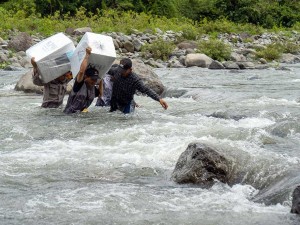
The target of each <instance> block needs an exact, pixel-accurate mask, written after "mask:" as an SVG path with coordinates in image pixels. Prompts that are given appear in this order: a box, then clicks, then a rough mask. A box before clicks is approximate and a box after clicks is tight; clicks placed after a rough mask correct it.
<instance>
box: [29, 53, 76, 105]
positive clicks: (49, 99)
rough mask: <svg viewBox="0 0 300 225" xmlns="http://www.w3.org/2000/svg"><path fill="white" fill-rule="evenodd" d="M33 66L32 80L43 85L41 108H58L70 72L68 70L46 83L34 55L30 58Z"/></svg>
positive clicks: (65, 90)
mask: <svg viewBox="0 0 300 225" xmlns="http://www.w3.org/2000/svg"><path fill="white" fill-rule="evenodd" d="M31 64H32V66H33V74H32V81H33V83H34V84H35V85H38V86H44V91H43V103H42V107H43V108H58V107H59V106H60V105H62V103H63V100H64V96H65V94H66V92H67V85H68V83H69V81H70V80H72V72H71V71H69V72H67V73H65V74H63V75H61V76H60V77H58V78H56V79H55V80H52V81H50V82H48V83H43V81H42V80H41V78H40V73H39V70H38V67H37V64H36V62H35V59H34V57H32V58H31Z"/></svg>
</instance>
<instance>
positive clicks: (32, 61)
mask: <svg viewBox="0 0 300 225" xmlns="http://www.w3.org/2000/svg"><path fill="white" fill-rule="evenodd" d="M31 65H32V66H33V68H34V69H36V68H37V64H36V61H35V58H34V57H32V58H31Z"/></svg>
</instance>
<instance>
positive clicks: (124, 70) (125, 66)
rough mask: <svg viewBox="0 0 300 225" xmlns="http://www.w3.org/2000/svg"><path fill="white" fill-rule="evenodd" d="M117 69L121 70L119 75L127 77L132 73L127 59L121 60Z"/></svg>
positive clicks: (129, 61) (130, 64)
mask: <svg viewBox="0 0 300 225" xmlns="http://www.w3.org/2000/svg"><path fill="white" fill-rule="evenodd" d="M119 67H120V68H121V74H122V75H123V76H128V75H129V74H130V73H131V72H132V61H131V60H130V59H129V58H124V59H121V61H120V64H119Z"/></svg>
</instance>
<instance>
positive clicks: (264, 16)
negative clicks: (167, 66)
mask: <svg viewBox="0 0 300 225" xmlns="http://www.w3.org/2000/svg"><path fill="white" fill-rule="evenodd" d="M299 11H300V1H299V0H163V1H162V0H99V1H90V0H66V1H60V0H2V1H1V2H0V13H1V17H3V20H2V21H1V24H0V29H1V30H2V31H6V30H8V29H12V27H16V28H17V29H19V30H21V31H25V30H26V31H28V30H29V31H32V32H35V31H37V32H40V33H42V34H50V33H53V32H56V31H58V30H60V31H61V30H62V29H64V28H66V27H78V26H91V27H92V28H93V30H95V31H122V32H125V33H128V32H130V29H131V28H133V27H134V28H136V29H138V30H144V29H148V28H150V29H153V28H154V27H159V28H160V29H162V30H168V29H169V30H170V29H172V30H175V31H176V30H180V29H181V30H182V31H183V34H184V35H183V36H184V37H185V38H186V39H196V38H197V37H198V34H203V33H205V34H207V33H209V34H213V33H236V32H239V31H247V32H249V33H252V34H253V33H255V34H258V33H261V32H262V30H263V28H268V29H273V30H278V29H284V28H293V29H295V30H299V29H300V13H299Z"/></svg>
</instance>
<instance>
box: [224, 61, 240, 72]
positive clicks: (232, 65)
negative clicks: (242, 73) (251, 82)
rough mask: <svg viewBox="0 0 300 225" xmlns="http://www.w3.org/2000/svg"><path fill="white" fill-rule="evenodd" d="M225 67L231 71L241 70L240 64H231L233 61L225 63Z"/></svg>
mask: <svg viewBox="0 0 300 225" xmlns="http://www.w3.org/2000/svg"><path fill="white" fill-rule="evenodd" d="M223 65H224V67H225V68H226V69H230V70H239V69H240V67H239V65H238V64H236V63H235V62H231V61H226V62H223Z"/></svg>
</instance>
